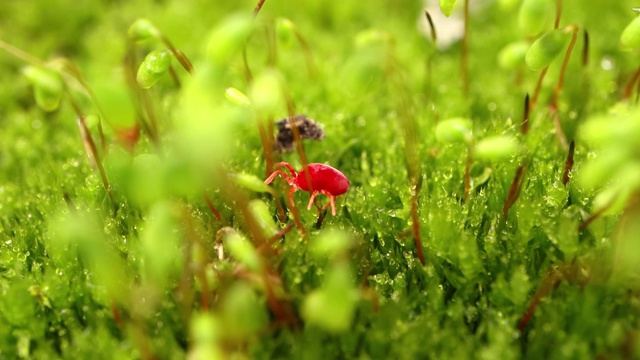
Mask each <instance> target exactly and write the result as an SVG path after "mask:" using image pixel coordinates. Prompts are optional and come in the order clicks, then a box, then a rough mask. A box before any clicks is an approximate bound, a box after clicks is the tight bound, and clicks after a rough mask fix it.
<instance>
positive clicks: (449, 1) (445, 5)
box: [440, 0, 456, 17]
mask: <svg viewBox="0 0 640 360" xmlns="http://www.w3.org/2000/svg"><path fill="white" fill-rule="evenodd" d="M455 5H456V0H440V10H441V11H442V13H443V14H444V15H445V16H446V17H449V15H451V13H452V12H453V7H454V6H455Z"/></svg>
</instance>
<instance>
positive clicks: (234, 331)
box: [221, 282, 269, 339]
mask: <svg viewBox="0 0 640 360" xmlns="http://www.w3.org/2000/svg"><path fill="white" fill-rule="evenodd" d="M221 316H222V320H223V323H224V332H223V333H222V335H223V336H225V337H226V338H230V339H242V338H244V337H246V336H248V335H250V334H252V333H254V332H256V331H258V330H260V329H262V328H264V327H266V325H267V323H268V319H269V318H268V316H267V311H266V309H265V304H264V303H263V302H262V301H260V299H258V296H257V295H256V293H255V291H254V290H253V289H252V288H251V287H249V285H247V284H245V283H243V282H236V283H235V284H233V285H231V288H230V289H228V290H227V292H226V293H225V294H224V298H223V300H222V309H221Z"/></svg>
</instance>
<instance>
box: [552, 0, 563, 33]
mask: <svg viewBox="0 0 640 360" xmlns="http://www.w3.org/2000/svg"><path fill="white" fill-rule="evenodd" d="M561 18H562V0H556V18H555V20H554V22H553V28H554V29H557V28H558V27H560V19H561Z"/></svg>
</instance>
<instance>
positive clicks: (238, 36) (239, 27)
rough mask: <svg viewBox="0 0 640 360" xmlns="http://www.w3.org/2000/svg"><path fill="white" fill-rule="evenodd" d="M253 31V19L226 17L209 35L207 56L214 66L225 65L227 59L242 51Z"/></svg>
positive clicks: (245, 16)
mask: <svg viewBox="0 0 640 360" xmlns="http://www.w3.org/2000/svg"><path fill="white" fill-rule="evenodd" d="M251 31H253V19H252V18H251V17H250V16H249V15H247V14H237V15H234V16H230V17H227V18H226V19H225V20H224V21H223V22H222V24H220V25H219V26H218V27H216V28H215V29H214V30H213V31H212V32H211V34H210V35H209V44H208V47H207V55H208V58H209V60H211V61H212V62H213V63H214V64H216V65H222V66H224V65H227V62H228V61H229V58H230V57H231V56H233V55H234V54H236V53H238V52H239V51H240V50H242V47H243V46H244V44H245V43H246V41H247V39H248V38H249V35H250V34H251Z"/></svg>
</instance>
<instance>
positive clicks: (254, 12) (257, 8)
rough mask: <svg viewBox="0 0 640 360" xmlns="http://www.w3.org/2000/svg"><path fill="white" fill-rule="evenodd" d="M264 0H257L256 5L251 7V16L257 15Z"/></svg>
mask: <svg viewBox="0 0 640 360" xmlns="http://www.w3.org/2000/svg"><path fill="white" fill-rule="evenodd" d="M264 2H265V0H259V1H258V4H256V7H255V8H254V9H253V16H257V15H258V13H259V12H260V9H262V5H264Z"/></svg>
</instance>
